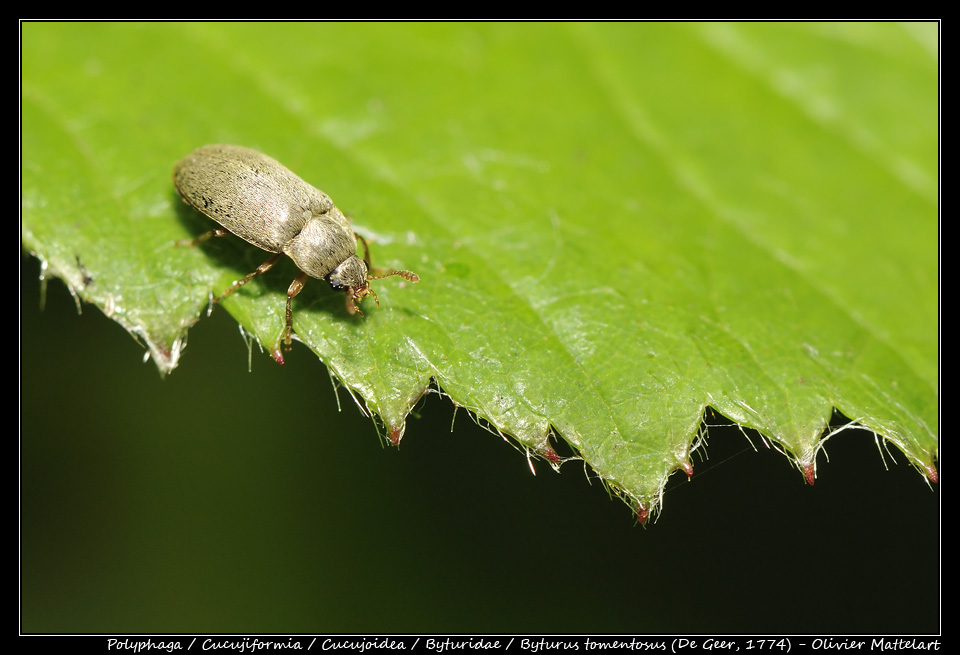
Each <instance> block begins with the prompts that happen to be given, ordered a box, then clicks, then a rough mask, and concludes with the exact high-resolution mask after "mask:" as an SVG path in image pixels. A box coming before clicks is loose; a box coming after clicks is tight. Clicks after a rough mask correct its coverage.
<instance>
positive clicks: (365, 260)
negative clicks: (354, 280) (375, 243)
mask: <svg viewBox="0 0 960 655" xmlns="http://www.w3.org/2000/svg"><path fill="white" fill-rule="evenodd" d="M353 238H355V239H356V240H357V241H359V242H360V243H362V244H363V263H364V264H366V265H367V270H368V271H369V270H370V246H368V245H367V240H366V239H364V238H363V237H362V236H361V235H359V234H357V233H356V232H354V233H353Z"/></svg>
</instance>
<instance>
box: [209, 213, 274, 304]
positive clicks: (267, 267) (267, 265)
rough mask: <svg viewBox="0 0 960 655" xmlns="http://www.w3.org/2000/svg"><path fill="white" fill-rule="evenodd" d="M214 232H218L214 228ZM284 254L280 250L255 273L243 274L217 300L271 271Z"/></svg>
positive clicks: (258, 267)
mask: <svg viewBox="0 0 960 655" xmlns="http://www.w3.org/2000/svg"><path fill="white" fill-rule="evenodd" d="M214 232H216V230H214ZM282 254H283V253H279V252H278V253H277V254H276V255H274V256H273V257H271V258H270V259H268V260H267V261H265V262H263V263H262V264H260V265H259V266H257V270H255V271H254V272H253V273H249V274H247V275H245V276H243V277H242V278H241V279H239V280H237V281H236V282H234V283H233V284H232V285H230V288H229V289H227V290H226V291H224V292H223V293H221V294H220V296H219V297H218V298H217V299H216V302H220V301H221V300H223V299H224V298H226V297H227V296H229V295H230V294H231V293H233V292H234V291H236V290H237V289H239V288H240V287H242V286H243V285H244V284H246V283H247V282H249V281H250V280H252V279H253V278H255V277H257V276H258V275H262V274H264V273H266V272H267V271H269V270H270V269H271V268H273V265H274V264H276V263H277V261H279V259H280V256H281V255H282Z"/></svg>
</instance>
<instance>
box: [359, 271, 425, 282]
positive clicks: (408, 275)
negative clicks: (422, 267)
mask: <svg viewBox="0 0 960 655" xmlns="http://www.w3.org/2000/svg"><path fill="white" fill-rule="evenodd" d="M380 270H382V269H380ZM380 270H378V271H377V272H378V273H379V272H380ZM392 275H399V276H400V277H402V278H403V279H404V280H407V281H409V282H419V281H420V276H419V275H417V274H416V273H414V272H412V271H394V270H388V271H387V272H386V273H382V274H381V275H369V274H368V275H367V280H382V279H383V278H385V277H390V276H392Z"/></svg>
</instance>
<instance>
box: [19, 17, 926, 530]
mask: <svg viewBox="0 0 960 655" xmlns="http://www.w3.org/2000/svg"><path fill="white" fill-rule="evenodd" d="M938 47H939V45H938V34H937V27H936V25H935V24H924V23H915V24H908V25H899V24H892V23H879V24H852V23H840V24H798V23H789V24H722V23H709V24H583V25H582V24H572V25H571V24H497V25H485V24H462V25H446V24H426V25H419V24H402V25H393V24H386V25H383V24H361V25H354V24H294V25H289V24H266V25H263V24H247V23H241V24H227V25H219V24H206V23H204V24H187V25H180V24H126V23H120V24H117V23H111V24H95V23H79V24H54V23H28V24H24V25H23V108H22V111H23V137H22V139H23V141H22V143H23V190H22V194H23V196H22V213H23V228H22V234H23V236H22V238H23V244H24V247H25V248H27V249H28V250H30V251H31V252H33V253H35V254H36V255H37V256H38V257H40V258H41V260H42V261H43V262H44V263H45V265H46V266H47V271H48V272H49V273H50V274H52V275H55V276H58V277H61V278H63V279H64V280H65V281H66V282H67V283H68V285H70V287H71V289H72V290H73V292H74V293H75V294H76V295H77V296H78V297H80V298H82V299H83V300H84V301H86V302H89V303H93V304H95V305H97V306H98V307H100V308H102V309H103V310H104V312H106V313H107V314H108V315H109V316H111V317H113V318H114V319H116V320H117V321H118V322H120V323H121V324H122V325H124V326H125V327H126V328H127V329H128V330H129V331H131V332H133V333H135V334H137V335H138V336H139V337H140V338H141V339H142V340H143V341H144V342H145V343H146V344H147V346H148V347H149V349H150V352H151V355H152V356H153V358H154V360H155V361H156V362H157V364H158V366H160V368H161V370H163V371H167V370H170V369H172V368H173V367H174V366H175V365H176V363H177V361H178V358H179V357H180V354H181V350H182V345H183V343H184V338H185V335H186V332H187V329H188V328H189V327H190V326H191V325H192V324H194V323H195V322H196V321H197V320H198V319H200V318H201V317H202V316H203V315H204V313H205V312H206V310H207V307H208V304H209V299H210V297H211V293H213V294H219V293H221V292H222V291H223V290H224V289H225V288H227V287H228V286H229V284H230V282H231V281H232V280H235V279H237V278H238V277H239V276H242V275H244V274H246V273H248V272H250V271H252V270H253V269H254V268H255V267H256V266H257V265H259V264H260V263H262V262H263V261H264V260H265V259H266V258H267V256H268V255H267V253H265V252H262V251H259V250H257V249H255V248H253V247H251V246H248V245H246V244H245V243H243V242H242V241H240V240H239V239H233V238H227V239H217V240H213V242H208V243H206V244H204V245H203V246H200V247H196V248H184V247H176V246H175V245H174V243H175V242H176V241H178V240H183V239H190V238H192V237H194V236H197V235H199V234H200V233H202V232H205V231H206V230H208V229H210V228H211V226H212V224H211V223H210V222H209V221H208V220H207V219H205V218H203V217H202V216H200V215H199V214H197V213H196V212H194V211H192V210H191V209H190V208H188V207H187V206H186V205H184V204H183V203H181V202H180V201H179V199H178V197H177V195H176V193H175V191H174V190H173V187H172V185H171V182H170V170H171V168H172V166H173V164H174V163H175V162H176V161H177V160H178V159H179V158H180V157H182V156H183V155H185V154H186V153H188V152H189V151H190V150H192V149H193V148H195V147H197V146H199V145H202V144H205V143H237V144H241V145H245V146H248V147H253V148H256V149H258V150H261V151H263V152H265V153H266V154H269V155H271V156H273V157H275V158H277V159H278V160H280V161H281V162H282V163H284V164H285V165H286V166H288V167H289V168H291V169H292V170H293V171H295V172H296V173H297V174H299V175H300V176H301V177H302V178H304V179H305V180H307V181H308V182H310V183H312V184H314V185H316V186H317V187H319V188H321V189H322V190H324V191H325V192H326V193H328V194H329V195H330V196H331V197H332V198H333V199H334V201H335V202H336V203H337V205H338V206H339V207H340V209H341V210H343V211H344V212H345V213H346V214H347V215H349V216H351V218H352V219H353V220H354V224H355V227H356V230H357V231H358V232H359V233H361V234H363V235H364V236H366V237H368V238H369V239H370V240H371V248H372V255H373V259H374V264H375V265H377V266H389V267H397V268H407V269H411V270H414V271H416V272H417V273H419V275H420V277H421V282H420V283H419V284H417V285H410V284H405V283H402V282H401V281H398V279H397V278H392V279H387V280H383V281H379V282H375V283H374V285H375V289H376V291H377V294H378V295H379V299H380V307H379V308H376V307H375V306H373V304H372V303H370V301H369V300H368V301H367V302H366V303H365V304H364V312H365V314H366V315H365V316H364V317H363V318H360V317H350V316H348V315H347V314H346V312H345V311H344V307H343V297H342V296H340V295H337V294H335V293H334V292H333V291H331V290H330V289H329V288H325V286H326V285H325V284H324V283H322V282H319V281H312V282H310V283H309V284H308V285H307V287H306V289H305V290H304V292H303V293H301V294H300V296H298V297H297V298H296V299H295V301H294V312H295V316H294V329H295V330H296V333H297V335H298V337H299V339H300V340H301V341H302V342H303V343H305V344H306V345H307V346H308V347H309V348H310V349H312V350H313V351H314V352H316V354H317V355H318V356H319V357H320V359H321V360H322V361H323V362H324V363H325V364H326V365H327V366H328V367H329V368H330V370H331V371H332V372H333V373H334V374H335V375H336V376H337V378H338V379H339V380H341V381H342V383H343V384H344V385H346V386H347V387H348V388H349V389H350V390H351V391H352V392H353V393H354V394H355V396H356V397H358V398H360V399H362V401H363V403H364V404H365V405H366V407H368V408H369V409H370V410H372V411H373V412H374V413H376V414H377V415H378V416H379V417H380V419H381V420H382V421H383V424H384V425H385V426H386V429H387V430H388V432H389V434H390V437H391V439H392V440H393V441H398V440H399V438H400V437H401V436H402V433H403V428H404V422H405V419H406V417H407V415H408V413H409V411H410V410H411V408H412V407H413V406H414V405H415V404H416V403H417V401H418V400H419V398H420V397H421V396H422V395H423V394H424V393H426V392H427V391H428V390H429V389H431V388H432V387H438V388H439V389H440V390H441V391H442V392H443V393H444V394H446V395H447V396H449V397H450V399H451V400H452V401H453V402H454V403H456V404H457V405H458V406H462V407H465V408H466V409H468V410H469V411H470V412H472V413H474V414H475V415H477V416H479V417H480V418H482V419H483V420H484V421H486V422H487V423H488V424H489V425H490V426H492V428H493V429H494V430H496V431H499V432H502V433H505V434H509V435H511V436H512V437H514V438H515V439H516V441H517V443H519V444H520V446H521V447H522V448H523V449H525V450H527V452H528V453H531V454H533V455H539V456H543V457H546V458H547V459H549V460H550V461H559V460H560V459H562V458H561V457H560V456H559V455H557V452H558V451H559V452H561V453H567V452H568V450H569V449H568V448H567V447H566V446H563V445H561V443H560V440H559V439H557V435H558V436H559V438H560V439H562V440H563V441H565V442H566V444H569V447H570V448H572V455H570V456H571V457H580V458H582V459H584V460H585V461H586V462H587V463H588V464H589V465H590V466H591V467H592V468H593V470H594V471H596V473H597V474H598V475H599V477H600V478H601V479H603V480H604V481H605V483H606V484H608V485H609V486H610V488H611V489H613V490H614V491H615V492H616V493H618V494H620V495H622V496H623V497H624V498H626V499H627V500H628V501H629V502H630V503H632V504H633V505H634V506H635V507H637V509H638V511H639V512H640V515H641V517H642V518H645V517H646V516H647V513H648V512H649V511H651V510H654V509H656V508H657V507H658V505H659V501H660V496H661V493H662V489H663V485H664V483H665V481H666V479H667V477H668V476H669V475H670V474H671V473H673V472H675V471H686V472H688V473H689V471H690V469H691V458H690V453H691V449H692V448H695V447H696V446H697V445H698V444H699V441H698V439H697V431H698V428H699V426H700V423H701V420H702V418H703V415H704V411H705V409H706V408H707V407H712V408H714V409H715V410H716V411H718V412H720V413H722V414H723V415H725V416H727V417H729V418H730V419H732V420H734V421H736V422H738V423H740V424H741V425H744V426H747V427H752V428H756V429H758V430H760V432H761V433H762V434H764V435H765V436H766V437H767V438H769V439H770V440H772V441H773V442H775V443H776V444H777V445H778V447H779V448H780V449H782V450H783V451H785V452H786V453H787V454H788V455H790V456H791V458H793V460H794V461H795V462H796V463H797V464H798V466H799V467H800V468H801V469H802V470H803V471H804V473H805V475H806V476H807V478H808V479H809V480H810V481H811V482H812V480H813V476H814V474H815V466H816V456H817V452H818V450H819V449H820V448H821V446H822V444H823V438H822V437H823V434H824V430H825V429H826V428H827V425H828V422H829V419H830V416H831V414H832V412H833V409H834V408H836V409H838V410H839V411H841V412H842V413H843V414H845V415H846V416H848V417H851V418H852V419H855V420H856V421H857V422H859V424H860V425H862V426H864V427H866V428H867V429H869V430H873V431H875V432H877V433H878V434H879V435H880V436H881V437H883V438H884V439H886V440H888V441H890V442H891V443H893V444H895V445H896V446H897V447H898V448H899V449H900V450H902V451H903V452H904V453H905V454H906V455H907V457H908V458H909V460H910V461H911V462H912V463H914V464H915V465H916V466H917V467H919V468H921V469H923V470H924V471H925V472H926V473H927V475H928V476H929V477H930V478H931V479H936V468H935V466H936V464H935V463H936V459H937V449H938V434H937V416H938V411H939V407H938V360H939V351H938V342H937V312H938V293H939V289H938V276H937V258H936V255H937V230H938V223H937V212H938V206H937V176H938V170H937V140H938V132H937V121H938V116H937V50H938ZM295 274H296V270H295V268H294V267H293V265H292V263H291V262H289V261H284V262H283V264H282V265H278V266H277V267H275V268H274V270H272V271H271V272H269V273H268V274H266V275H264V276H262V277H260V278H257V280H255V281H254V282H252V283H251V284H249V285H247V286H246V287H244V289H243V290H242V291H240V292H237V293H235V294H233V295H232V296H230V297H229V298H227V299H225V301H224V302H223V307H224V308H225V309H226V310H227V311H229V312H230V313H231V314H232V315H234V316H235V317H236V318H237V320H238V321H239V322H240V324H241V326H243V328H244V329H245V330H246V331H247V332H249V333H250V334H252V335H253V336H254V337H255V338H256V339H257V340H258V341H259V342H260V343H261V344H263V345H264V347H265V348H267V349H268V350H270V351H278V349H279V344H280V339H281V335H282V332H283V324H284V317H283V307H284V298H285V291H286V288H287V285H288V284H289V282H290V280H292V279H293V277H294V276H295ZM291 356H293V357H298V356H299V357H302V356H304V353H303V352H302V351H294V353H292V355H291ZM316 393H328V392H327V391H326V390H325V385H324V388H322V389H320V390H318V391H317V392H316Z"/></svg>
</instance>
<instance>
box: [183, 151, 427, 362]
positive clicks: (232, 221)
mask: <svg viewBox="0 0 960 655" xmlns="http://www.w3.org/2000/svg"><path fill="white" fill-rule="evenodd" d="M173 185H174V186H175V187H176V188H177V191H178V192H179V193H180V196H181V197H182V198H183V200H184V201H185V202H186V203H187V204H188V205H190V206H191V207H193V208H194V209H196V210H197V211H199V212H201V213H202V214H205V215H206V216H208V217H209V218H212V219H213V220H214V221H216V222H217V223H219V224H220V225H221V226H222V227H221V228H217V229H214V230H211V231H210V232H207V233H206V234H203V235H201V236H199V237H198V238H196V239H193V240H192V241H187V242H182V244H183V245H197V244H199V243H202V242H203V241H206V240H207V239H209V238H211V237H222V236H225V235H226V234H228V233H232V234H235V235H236V236H238V237H240V238H241V239H243V240H245V241H247V242H248V243H251V244H253V245H255V246H256V247H258V248H260V249H261V250H266V251H267V252H271V253H274V255H273V256H272V257H270V258H269V259H268V260H267V261H265V262H263V263H262V264H260V266H258V267H257V269H256V270H255V271H253V272H252V273H249V274H248V275H246V276H245V277H243V278H241V279H239V280H237V281H235V282H234V283H233V284H232V285H231V286H230V288H229V289H227V290H226V291H224V292H223V293H222V294H220V296H218V297H217V298H216V299H215V301H216V302H220V301H221V300H223V299H224V298H226V297H227V296H229V295H230V294H231V293H233V292H234V291H236V290H237V289H239V288H240V287H242V286H243V285H245V284H246V283H247V282H249V281H250V280H252V279H253V278H255V277H256V276H258V275H262V274H263V273H266V272H267V271H269V270H270V268H271V267H273V265H274V264H276V263H277V261H278V260H279V259H280V257H281V256H282V255H287V256H288V257H290V259H292V260H293V261H294V263H295V264H296V265H297V267H298V268H299V269H300V271H301V272H300V274H299V275H297V277H296V278H294V280H293V282H292V283H291V284H290V288H289V289H287V324H286V333H285V335H284V344H285V349H286V350H290V335H291V333H292V331H293V312H292V310H291V308H290V303H291V301H292V300H293V298H294V297H295V296H296V295H297V294H298V293H300V291H301V290H302V289H303V286H304V284H305V283H306V281H307V276H310V277H314V278H317V279H320V280H326V281H327V282H328V283H329V284H330V286H331V287H332V288H333V289H336V290H337V291H345V292H346V294H347V299H346V306H347V312H348V313H350V314H360V315H361V316H363V312H361V311H360V308H359V307H358V306H357V303H358V302H360V301H361V300H362V299H363V298H364V297H365V296H368V295H369V296H373V299H374V301H375V302H376V303H377V306H379V305H380V301H379V300H378V299H377V294H376V293H374V291H373V289H371V288H370V281H371V280H379V279H382V278H385V277H390V276H393V275H398V276H400V277H402V278H403V279H405V280H408V281H410V282H419V281H420V278H419V276H418V275H417V274H416V273H412V272H410V271H396V270H386V271H376V273H377V274H373V273H374V270H373V269H371V267H370V248H369V246H368V245H367V241H366V239H364V238H363V237H362V236H361V235H359V234H356V233H355V232H354V231H353V230H352V229H351V228H350V221H349V219H347V217H346V216H344V215H343V213H341V212H340V210H339V209H337V208H336V206H335V205H334V204H333V201H332V200H331V199H330V196H328V195H327V194H325V193H324V192H323V191H320V190H319V189H317V188H315V187H313V186H311V185H310V184H307V183H306V182H304V181H303V180H302V179H300V178H299V177H297V175H296V174H294V173H293V172H292V171H290V169H288V168H286V167H285V166H283V165H282V164H281V163H280V162H278V161H277V160H276V159H273V158H272V157H268V156H267V155H264V154H262V153H260V152H257V151H256V150H252V149H250V148H244V147H243V146H232V145H207V146H202V147H200V148H197V149H196V150H194V151H193V152H191V153H190V154H189V155H187V156H186V157H184V158H183V159H181V160H180V161H179V162H177V164H176V165H175V166H174V167H173ZM358 240H359V241H360V242H361V243H362V244H363V250H364V258H363V259H360V258H359V257H357V241H358Z"/></svg>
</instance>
